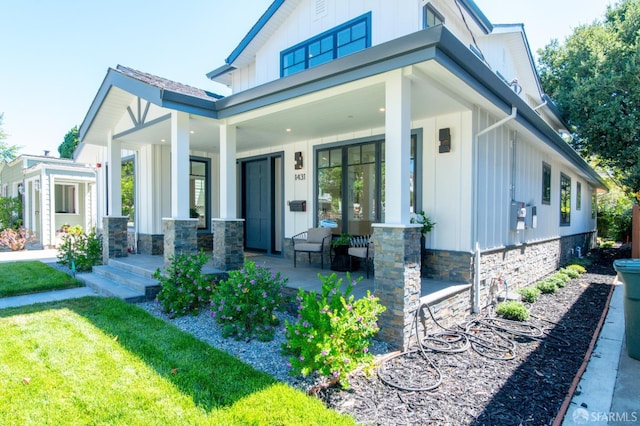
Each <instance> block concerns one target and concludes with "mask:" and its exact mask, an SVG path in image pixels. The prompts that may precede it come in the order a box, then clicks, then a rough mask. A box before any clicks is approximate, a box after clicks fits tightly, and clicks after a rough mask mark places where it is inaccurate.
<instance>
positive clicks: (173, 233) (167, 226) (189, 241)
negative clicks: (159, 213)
mask: <svg viewBox="0 0 640 426" xmlns="http://www.w3.org/2000/svg"><path fill="white" fill-rule="evenodd" d="M162 229H163V231H164V268H165V269H167V268H168V267H169V266H170V265H171V258H172V257H173V256H179V255H181V254H183V253H189V254H192V253H197V252H198V235H197V234H198V219H173V218H165V219H162Z"/></svg>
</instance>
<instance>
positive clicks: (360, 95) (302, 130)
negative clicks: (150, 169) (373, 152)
mask: <svg viewBox="0 0 640 426" xmlns="http://www.w3.org/2000/svg"><path fill="white" fill-rule="evenodd" d="M408 77H409V78H410V80H411V94H412V106H411V110H412V120H417V119H421V118H425V117H430V116H434V115H441V114H447V113H451V112H454V111H459V110H461V109H464V108H467V107H468V106H465V104H466V103H465V102H463V101H462V100H461V99H462V98H461V97H460V96H459V95H458V94H455V93H453V92H448V91H446V89H444V88H443V87H445V84H446V83H449V82H448V81H447V82H445V80H447V79H448V78H451V77H447V73H446V72H445V70H444V68H442V67H440V66H439V65H437V64H433V63H431V64H429V63H425V64H422V65H421V66H419V67H418V66H416V67H414V68H413V69H412V70H411V71H409V72H408ZM457 83H458V85H460V81H459V80H458V81H457ZM467 96H468V94H467ZM384 107H385V85H384V79H383V78H382V77H381V76H377V77H374V78H371V79H369V81H365V82H362V81H360V82H358V83H357V84H346V85H343V86H340V87H335V88H332V89H327V90H324V91H322V92H319V93H314V94H312V95H307V96H303V97H300V98H297V99H294V100H290V101H285V102H283V103H281V104H278V105H272V106H269V107H264V108H262V109H261V110H258V111H252V112H251V113H246V114H242V115H240V116H238V117H236V118H235V119H234V120H233V124H234V125H236V126H237V129H238V131H237V150H238V152H239V153H242V152H245V151H252V150H256V149H261V148H267V147H271V146H274V145H286V144H289V143H294V142H299V141H308V140H322V139H323V138H324V139H326V138H332V137H335V136H340V135H346V134H361V133H362V132H366V131H373V132H376V133H377V132H379V131H380V132H381V131H382V130H381V129H383V128H384V125H385V113H384V111H381V108H384ZM167 113H169V110H167ZM121 114H122V110H121ZM189 126H190V130H191V131H192V132H193V133H192V134H191V135H190V145H191V149H192V150H196V151H204V152H218V151H219V147H220V135H219V133H220V132H219V127H220V121H218V120H215V119H211V118H206V117H201V116H198V115H193V114H192V115H191V116H190V122H189ZM287 129H289V130H287ZM119 140H120V141H121V142H122V143H123V144H124V146H125V147H127V146H128V147H135V146H139V145H140V144H148V143H152V144H167V145H168V144H170V143H171V122H170V120H168V119H167V120H164V121H161V122H159V123H157V124H154V125H152V126H148V127H145V128H143V129H140V130H137V131H135V132H132V133H129V134H127V135H124V136H121V137H119Z"/></svg>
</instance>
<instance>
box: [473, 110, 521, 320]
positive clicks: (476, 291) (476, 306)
mask: <svg viewBox="0 0 640 426" xmlns="http://www.w3.org/2000/svg"><path fill="white" fill-rule="evenodd" d="M517 115H518V108H516V107H514V106H512V107H511V114H510V115H508V116H506V117H505V118H503V119H502V120H500V121H497V122H495V123H493V124H492V125H491V126H489V127H487V128H485V129H483V130H480V131H479V132H478V133H476V136H475V141H474V142H475V143H474V145H473V169H474V174H475V176H474V179H473V212H474V213H475V215H474V217H473V242H474V243H475V252H474V259H475V267H474V277H473V313H478V312H480V242H479V241H478V179H479V178H480V171H479V169H478V165H479V160H478V144H479V143H480V136H482V135H484V134H485V133H488V132H490V131H492V130H494V129H496V128H498V127H500V126H502V125H504V124H505V123H506V122H508V121H511V120H513V119H514V118H516V116H517Z"/></svg>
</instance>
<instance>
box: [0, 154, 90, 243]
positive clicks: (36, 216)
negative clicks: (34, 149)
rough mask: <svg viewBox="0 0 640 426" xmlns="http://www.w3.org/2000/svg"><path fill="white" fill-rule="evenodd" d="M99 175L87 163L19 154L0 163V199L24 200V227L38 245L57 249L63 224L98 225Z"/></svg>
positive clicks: (84, 227) (84, 226)
mask: <svg viewBox="0 0 640 426" xmlns="http://www.w3.org/2000/svg"><path fill="white" fill-rule="evenodd" d="M95 176H96V173H95V170H94V169H93V168H91V167H89V166H87V165H84V164H77V163H74V162H73V160H70V159H66V158H55V157H50V156H48V155H45V156H39V155H20V156H19V157H18V158H16V159H15V160H13V161H11V162H9V163H6V162H3V163H2V164H0V188H1V191H2V192H1V193H0V196H3V197H22V201H23V216H24V217H23V221H24V226H25V228H27V229H28V230H30V231H31V232H33V233H34V234H35V238H36V241H35V243H36V244H40V245H42V246H43V247H48V248H52V247H56V246H58V245H59V244H60V240H59V232H58V231H59V230H60V229H61V228H62V227H63V226H64V225H70V226H75V225H80V226H82V227H83V229H91V228H93V227H95V224H96V215H95V212H96V186H95V182H96V177H95Z"/></svg>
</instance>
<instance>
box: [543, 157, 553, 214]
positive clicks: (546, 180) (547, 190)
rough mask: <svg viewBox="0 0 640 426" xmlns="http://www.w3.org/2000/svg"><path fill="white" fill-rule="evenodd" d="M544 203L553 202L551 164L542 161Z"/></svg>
mask: <svg viewBox="0 0 640 426" xmlns="http://www.w3.org/2000/svg"><path fill="white" fill-rule="evenodd" d="M542 204H551V166H550V165H548V164H547V163H542Z"/></svg>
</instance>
